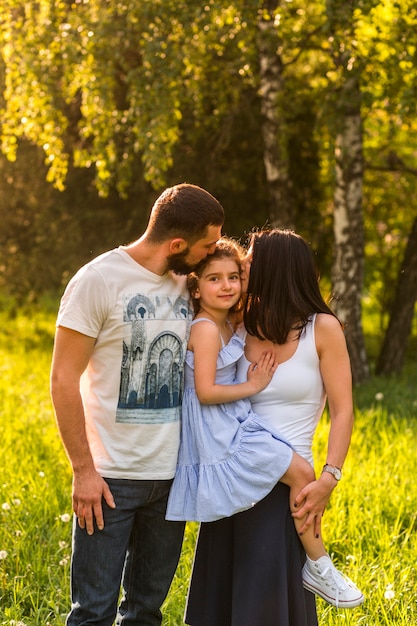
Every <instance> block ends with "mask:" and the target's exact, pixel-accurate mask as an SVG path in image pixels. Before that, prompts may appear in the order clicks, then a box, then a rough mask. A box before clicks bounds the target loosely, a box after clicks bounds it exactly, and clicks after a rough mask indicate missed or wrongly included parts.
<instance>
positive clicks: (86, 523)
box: [72, 470, 116, 535]
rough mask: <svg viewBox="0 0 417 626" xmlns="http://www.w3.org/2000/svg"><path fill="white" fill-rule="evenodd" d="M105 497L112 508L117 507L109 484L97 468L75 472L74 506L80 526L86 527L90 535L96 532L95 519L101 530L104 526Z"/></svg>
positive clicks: (73, 487)
mask: <svg viewBox="0 0 417 626" xmlns="http://www.w3.org/2000/svg"><path fill="white" fill-rule="evenodd" d="M103 498H104V500H105V501H106V503H107V504H108V506H109V507H110V508H112V509H115V508H116V504H115V502H114V499H113V495H112V493H111V491H110V489H109V486H108V484H107V483H106V481H105V480H104V479H103V478H102V477H101V476H100V474H98V473H97V472H96V471H95V470H91V471H89V472H74V479H73V486H72V508H73V511H74V513H75V515H76V516H77V517H78V524H79V525H80V528H85V529H86V530H87V533H88V534H89V535H92V534H93V533H94V520H95V521H96V525H97V528H98V529H99V530H103V528H104V519H103V507H102V500H103Z"/></svg>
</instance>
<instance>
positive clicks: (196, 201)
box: [147, 183, 224, 245]
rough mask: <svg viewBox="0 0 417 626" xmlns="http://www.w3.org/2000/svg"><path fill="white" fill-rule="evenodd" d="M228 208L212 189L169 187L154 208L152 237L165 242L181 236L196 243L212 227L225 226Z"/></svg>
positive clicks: (149, 230)
mask: <svg viewBox="0 0 417 626" xmlns="http://www.w3.org/2000/svg"><path fill="white" fill-rule="evenodd" d="M223 223H224V209H223V207H222V205H221V204H220V202H219V201H218V200H216V198H215V197H214V196H212V195H211V194H210V193H209V192H208V191H206V190H205V189H202V188H201V187H197V185H190V184H188V183H182V184H180V185H175V186H174V187H169V188H168V189H165V191H164V192H163V193H162V194H161V195H160V196H159V198H158V199H157V200H156V202H155V204H154V205H153V207H152V211H151V215H150V218H149V224H148V229H147V232H148V235H149V240H150V241H151V242H153V243H162V242H163V241H166V240H167V239H173V238H175V237H181V238H182V239H184V240H185V241H187V243H188V245H193V244H194V243H195V242H196V241H197V240H198V239H201V238H203V237H204V235H205V233H206V230H207V228H208V226H222V225H223Z"/></svg>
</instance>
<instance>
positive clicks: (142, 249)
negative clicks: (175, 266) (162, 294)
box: [122, 237, 168, 276]
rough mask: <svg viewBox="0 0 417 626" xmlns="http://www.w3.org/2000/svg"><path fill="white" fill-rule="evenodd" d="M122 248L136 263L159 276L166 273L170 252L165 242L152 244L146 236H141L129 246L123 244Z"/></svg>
mask: <svg viewBox="0 0 417 626" xmlns="http://www.w3.org/2000/svg"><path fill="white" fill-rule="evenodd" d="M122 249H123V250H124V251H125V252H127V254H128V255H129V256H130V257H131V258H132V259H133V260H134V261H136V263H139V265H141V266H142V267H144V268H145V269H147V270H149V271H150V272H152V273H153V274H157V275H158V276H163V275H164V274H166V272H167V256H168V253H167V250H166V249H165V246H164V245H163V244H158V245H152V244H149V243H148V242H147V241H146V239H145V238H144V237H141V238H140V239H138V240H137V241H134V242H133V243H131V244H129V245H127V246H122Z"/></svg>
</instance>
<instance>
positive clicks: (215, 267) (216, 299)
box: [194, 258, 242, 311]
mask: <svg viewBox="0 0 417 626" xmlns="http://www.w3.org/2000/svg"><path fill="white" fill-rule="evenodd" d="M241 293H242V287H241V282H240V270H239V266H238V264H237V263H236V261H234V260H233V259H229V258H222V259H214V260H213V261H210V262H209V263H208V265H207V266H206V267H205V268H204V270H203V272H202V274H201V276H200V278H199V279H198V287H197V289H196V291H195V294H194V297H195V298H199V299H200V305H201V307H202V308H204V309H206V310H207V309H213V310H222V311H223V310H225V309H226V310H229V309H231V308H232V306H234V305H235V304H236V303H237V302H238V300H239V298H240V295H241Z"/></svg>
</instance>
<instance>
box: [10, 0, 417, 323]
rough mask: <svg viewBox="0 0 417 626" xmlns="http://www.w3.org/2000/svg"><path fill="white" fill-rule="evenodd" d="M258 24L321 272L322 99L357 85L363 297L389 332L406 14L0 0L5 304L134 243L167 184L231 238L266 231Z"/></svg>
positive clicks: (330, 118) (371, 0)
mask: <svg viewBox="0 0 417 626" xmlns="http://www.w3.org/2000/svg"><path fill="white" fill-rule="evenodd" d="M266 6H268V11H266V9H265V7H266ZM261 17H262V19H268V20H269V21H270V22H271V28H270V29H269V31H270V34H271V37H272V39H273V43H274V45H275V49H276V53H277V56H278V57H279V59H280V60H281V62H282V70H283V77H284V81H283V91H282V93H281V94H280V96H279V102H277V106H279V110H280V112H281V118H282V122H283V128H284V129H285V133H283V136H280V137H278V138H277V141H279V142H282V149H283V152H284V153H285V154H286V155H288V159H289V171H290V178H291V185H292V190H291V194H292V200H293V202H294V205H295V210H294V213H295V216H296V228H297V230H299V231H300V233H301V234H303V235H304V236H305V237H306V238H307V239H308V240H309V241H311V243H312V246H313V248H314V249H315V251H317V256H318V260H319V265H320V269H321V272H322V274H324V275H326V276H328V275H329V274H330V266H331V263H332V253H333V250H332V197H333V189H334V135H335V128H336V125H337V120H338V119H339V116H338V110H337V106H336V103H337V102H339V103H342V104H343V98H340V91H341V89H342V87H343V84H344V82H346V80H349V78H350V77H352V76H355V79H357V78H359V77H360V97H361V108H362V112H363V127H364V158H365V166H366V167H365V180H364V188H363V189H364V201H363V208H364V219H365V229H366V230H365V235H366V262H365V283H366V290H367V291H366V293H365V297H368V294H369V296H370V297H371V299H372V302H373V303H374V305H375V306H377V308H378V310H379V311H380V315H381V320H385V319H386V312H387V311H388V310H389V307H390V304H391V302H392V299H393V297H394V293H395V292H394V289H395V282H396V277H397V273H398V268H399V265H400V262H401V258H402V253H403V250H404V246H405V241H406V237H407V233H408V232H409V228H410V225H411V223H412V221H413V216H415V214H416V211H417V208H416V205H415V197H416V183H417V177H416V173H417V164H416V152H415V145H416V138H417V137H416V134H417V123H416V120H417V116H416V106H417V105H416V102H417V98H416V84H417V80H416V67H417V63H416V56H417V29H416V23H417V9H416V7H415V3H414V2H413V1H412V0H355V1H354V2H345V1H344V0H314V1H313V2H306V0H293V1H292V2H289V1H285V0H280V1H278V0H277V1H276V2H269V3H264V2H261V1H260V0H250V1H247V0H237V1H236V2H234V3H230V2H223V0H208V1H207V2H206V3H204V4H201V3H199V2H196V0H191V1H189V2H174V0H143V1H141V2H134V1H132V0H129V1H126V2H119V1H116V2H114V1H110V0H90V1H89V2H81V1H78V0H74V1H73V2H65V1H63V0H41V1H38V2H35V1H32V0H31V1H28V2H24V3H21V2H20V3H19V2H17V1H16V0H4V1H3V3H2V12H1V16H0V89H1V95H0V118H1V124H0V129H1V142H2V150H3V153H4V154H5V155H7V157H8V159H10V161H6V158H5V157H4V158H3V157H0V195H1V197H2V203H1V205H0V222H1V224H2V228H1V232H0V290H1V291H2V292H3V293H5V292H7V293H10V294H12V295H13V296H15V297H18V298H19V299H20V300H23V299H29V300H34V299H36V298H39V296H40V295H41V294H42V293H45V292H48V291H49V292H53V293H57V292H59V291H61V290H62V287H63V285H64V284H65V282H66V280H67V278H68V277H69V276H70V275H71V274H72V273H73V271H74V270H75V269H77V267H79V266H80V265H81V264H83V263H84V262H85V261H87V260H88V259H90V258H91V257H92V256H95V255H96V254H98V253H100V252H101V251H103V250H105V249H108V248H110V247H113V246H115V245H118V244H119V243H124V242H126V241H128V240H132V239H133V238H136V237H137V236H138V235H139V234H140V233H141V232H142V230H143V227H144V225H145V224H146V218H147V215H148V211H149V208H150V206H151V204H152V201H153V199H154V197H155V195H156V194H157V193H158V191H160V190H161V188H162V187H163V186H165V185H166V184H175V183H177V182H183V181H188V182H195V183H197V184H200V185H202V186H204V187H206V188H208V189H209V190H210V191H211V192H213V193H214V194H215V195H216V196H218V197H219V198H220V200H221V201H222V203H223V204H224V206H225V209H226V224H225V230H226V232H227V233H228V234H232V235H235V236H238V237H240V236H242V235H243V234H244V233H245V232H247V231H248V230H250V229H251V228H252V227H253V226H262V225H264V224H266V223H267V222H268V219H269V217H270V205H269V190H268V186H267V182H266V176H265V172H264V162H263V159H264V146H263V143H262V133H261V122H262V118H261V95H262V94H261V93H260V90H259V89H260V84H259V80H260V79H259V77H260V72H259V62H260V61H259V46H260V39H259V37H260V30H259V23H260V19H261ZM345 104H346V103H345ZM35 146H36V147H35ZM13 159H15V160H14V161H13ZM45 179H48V180H49V181H53V182H54V184H55V185H56V187H57V188H58V189H60V190H62V189H63V188H64V187H65V190H64V191H61V192H59V193H58V191H57V190H56V188H55V189H54V188H52V187H51V185H49V184H47V183H45V182H44V181H45ZM28 268H30V271H28ZM381 328H382V326H381Z"/></svg>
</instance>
